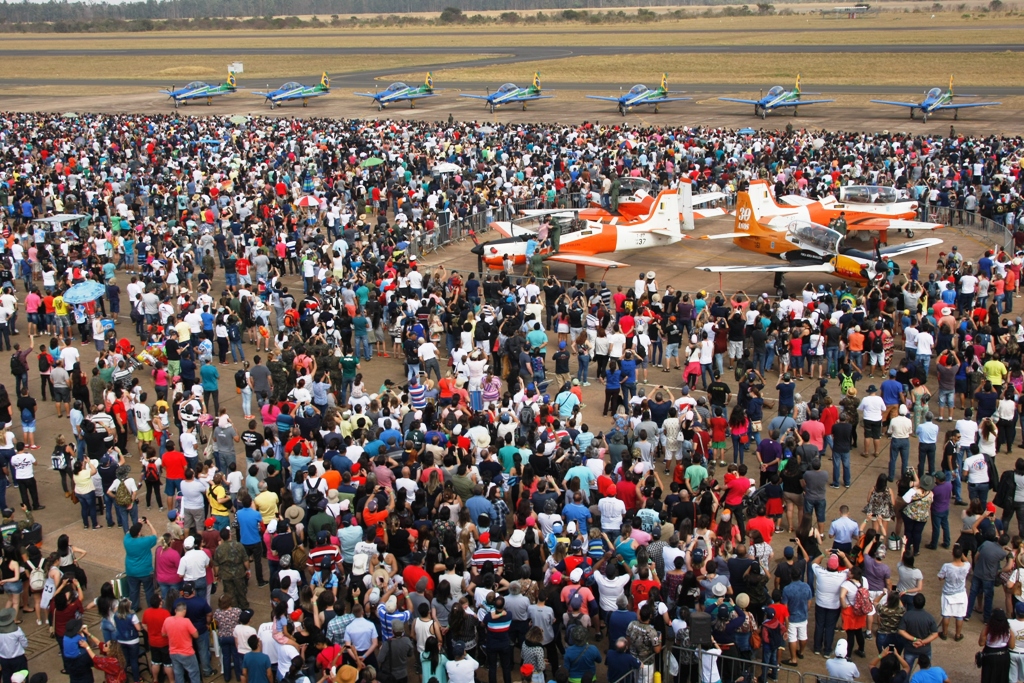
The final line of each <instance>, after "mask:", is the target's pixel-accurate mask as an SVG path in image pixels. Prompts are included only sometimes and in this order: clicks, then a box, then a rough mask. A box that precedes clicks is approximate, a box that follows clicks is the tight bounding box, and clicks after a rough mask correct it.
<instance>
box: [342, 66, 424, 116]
mask: <svg viewBox="0 0 1024 683" xmlns="http://www.w3.org/2000/svg"><path fill="white" fill-rule="evenodd" d="M352 94H353V95H356V96H358V97H371V98H373V101H374V102H376V103H377V111H381V110H382V109H384V107H386V106H388V105H389V104H393V103H394V102H408V103H409V108H410V109H415V108H416V100H423V99H426V98H428V97H437V93H436V92H434V77H433V76H432V75H431V73H430V72H429V71H428V72H427V77H426V78H425V79H423V85H421V86H419V87H417V88H413V87H412V86H409V85H406V84H405V83H401V82H399V83H392V84H391V85H389V86H388V87H387V88H385V89H384V90H381V91H380V92H357V93H352Z"/></svg>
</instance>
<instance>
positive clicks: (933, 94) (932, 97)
mask: <svg viewBox="0 0 1024 683" xmlns="http://www.w3.org/2000/svg"><path fill="white" fill-rule="evenodd" d="M960 97H973V95H960ZM871 101H872V102H874V103H875V104H888V105H890V106H893V107H909V108H910V118H914V110H915V109H920V110H921V119H922V121H924V122H925V123H928V115H929V114H934V113H936V112H940V111H947V110H949V109H952V110H953V120H954V121H956V120H957V119H958V118H959V117H960V110H961V109H967V108H969V107H994V106H996V105H997V104H1002V102H965V103H963V104H953V77H952V76H950V77H949V88H948V89H947V90H946V92H942V88H932V89H931V90H929V91H928V92H927V93H925V96H924V101H923V102H891V101H889V100H871Z"/></svg>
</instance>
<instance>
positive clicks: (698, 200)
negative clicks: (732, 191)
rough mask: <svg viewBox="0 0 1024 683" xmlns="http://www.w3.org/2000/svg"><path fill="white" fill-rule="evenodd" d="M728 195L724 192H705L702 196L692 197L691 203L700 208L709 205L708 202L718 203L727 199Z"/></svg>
mask: <svg viewBox="0 0 1024 683" xmlns="http://www.w3.org/2000/svg"><path fill="white" fill-rule="evenodd" d="M726 196H727V195H726V194H725V193H724V192H704V193H702V194H695V195H693V196H691V197H690V203H691V204H693V205H694V206H700V205H701V204H707V203H708V202H717V201H718V200H719V199H725V198H726Z"/></svg>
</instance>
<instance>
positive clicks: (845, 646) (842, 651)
mask: <svg viewBox="0 0 1024 683" xmlns="http://www.w3.org/2000/svg"><path fill="white" fill-rule="evenodd" d="M849 651H850V644H849V643H848V642H847V641H846V639H845V638H844V639H843V640H840V641H839V642H838V643H836V657H846V655H847V654H848V653H849Z"/></svg>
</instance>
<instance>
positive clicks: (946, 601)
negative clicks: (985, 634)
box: [939, 545, 971, 641]
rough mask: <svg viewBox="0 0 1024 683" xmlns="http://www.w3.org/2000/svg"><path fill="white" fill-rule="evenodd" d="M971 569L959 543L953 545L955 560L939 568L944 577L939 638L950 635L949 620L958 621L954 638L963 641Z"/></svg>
mask: <svg viewBox="0 0 1024 683" xmlns="http://www.w3.org/2000/svg"><path fill="white" fill-rule="evenodd" d="M970 571H971V563H970V562H966V561H965V560H964V557H963V551H962V550H960V546H959V545H955V546H953V561H952V562H947V563H945V564H944V565H942V568H941V569H939V578H940V579H942V607H941V615H942V630H941V631H940V632H939V638H941V639H942V640H946V638H947V637H948V635H949V620H950V619H953V620H955V621H956V635H954V636H953V640H955V641H961V640H963V638H964V636H963V633H961V631H962V629H963V625H964V618H965V617H966V616H967V575H968V574H969V573H970Z"/></svg>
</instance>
